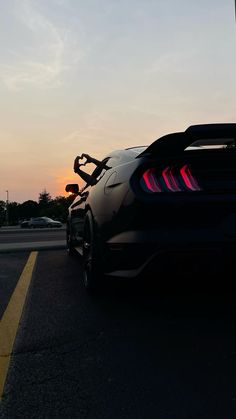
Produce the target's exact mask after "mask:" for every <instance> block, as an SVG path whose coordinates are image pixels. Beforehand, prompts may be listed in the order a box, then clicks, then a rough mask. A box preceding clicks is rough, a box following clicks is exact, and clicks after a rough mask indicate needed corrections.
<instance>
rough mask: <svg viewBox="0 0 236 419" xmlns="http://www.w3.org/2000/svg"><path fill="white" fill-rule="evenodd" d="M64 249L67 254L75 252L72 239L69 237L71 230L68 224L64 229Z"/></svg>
mask: <svg viewBox="0 0 236 419" xmlns="http://www.w3.org/2000/svg"><path fill="white" fill-rule="evenodd" d="M66 250H67V254H68V255H69V256H74V255H75V253H76V250H75V248H74V243H73V240H72V239H71V232H70V227H69V226H68V227H67V229H66Z"/></svg>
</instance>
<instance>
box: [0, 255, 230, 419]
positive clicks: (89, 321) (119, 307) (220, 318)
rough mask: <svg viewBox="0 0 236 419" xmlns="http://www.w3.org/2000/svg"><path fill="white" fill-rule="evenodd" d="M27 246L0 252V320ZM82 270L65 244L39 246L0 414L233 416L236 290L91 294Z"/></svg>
mask: <svg viewBox="0 0 236 419" xmlns="http://www.w3.org/2000/svg"><path fill="white" fill-rule="evenodd" d="M30 254H31V252H28V251H21V252H17V253H14V252H10V253H2V254H0V295H1V300H0V315H1V318H2V317H3V313H4V312H6V311H7V304H8V301H9V300H11V296H12V294H13V290H14V289H16V288H17V284H18V280H19V276H20V274H21V272H22V270H23V268H24V266H25V264H26V263H27V260H28V257H29V255H30ZM81 277H82V269H81V262H80V259H79V258H77V257H73V258H71V257H69V256H68V255H67V254H66V252H65V250H64V249H63V250H61V249H57V250H53V249H51V250H44V251H39V252H38V255H37V260H36V265H35V269H34V273H33V276H32V279H31V283H30V286H29V291H28V295H27V298H26V302H25V306H24V310H23V314H22V317H21V321H20V324H19V327H18V332H17V336H16V340H15V344H14V350H13V356H12V358H11V362H10V366H9V371H8V376H7V380H6V383H5V387H4V393H3V399H2V403H1V408H0V409H1V410H0V417H1V418H2V419H9V418H10V419H18V418H19V419H21V418H22V419H33V418H40V419H41V418H59V419H60V418H65V416H66V417H67V418H73V419H74V418H86V419H113V418H114V419H118V418H119V419H123V418H124V419H126V418H127V419H152V418H153V419H154V418H155V419H156V418H161V419H201V418H204V419H209V418H214V419H218V418H219V419H222V418H224V419H229V418H230V419H235V417H236V335H235V330H236V329H235V326H236V316H235V315H236V308H235V295H232V294H231V295H230V294H229V293H227V290H223V288H222V291H224V292H221V293H217V292H213V291H211V292H209V291H208V292H205V291H204V290H199V291H197V292H196V291H193V290H192V289H189V290H188V291H186V290H185V291H184V290H183V289H181V288H180V289H179V291H178V292H176V291H175V292H173V291H172V290H171V289H170V290H169V291H168V292H160V290H159V289H158V287H156V286H154V284H148V286H147V285H146V284H145V285H144V284H140V285H139V286H137V288H134V287H133V286H124V285H122V284H119V285H117V286H113V287H111V288H110V289H108V290H107V291H106V292H104V294H103V295H101V296H100V297H97V298H95V297H93V298H92V297H89V296H88V295H87V294H86V292H85V290H84V288H83V285H82V280H81ZM154 279H155V278H154ZM156 279H157V278H156ZM0 345H1V343H0Z"/></svg>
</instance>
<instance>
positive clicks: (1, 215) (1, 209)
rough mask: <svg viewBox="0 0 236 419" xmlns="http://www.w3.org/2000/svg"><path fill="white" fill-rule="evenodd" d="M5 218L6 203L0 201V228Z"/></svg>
mask: <svg viewBox="0 0 236 419" xmlns="http://www.w3.org/2000/svg"><path fill="white" fill-rule="evenodd" d="M5 218H6V202H5V201H0V226H1V225H2V224H3V223H4V221H5Z"/></svg>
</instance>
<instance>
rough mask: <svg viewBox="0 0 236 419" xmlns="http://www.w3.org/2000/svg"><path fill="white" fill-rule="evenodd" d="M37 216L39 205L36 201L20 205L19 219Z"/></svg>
mask: <svg viewBox="0 0 236 419" xmlns="http://www.w3.org/2000/svg"><path fill="white" fill-rule="evenodd" d="M38 214H39V204H38V202H36V201H32V200H28V201H25V202H23V203H22V204H20V207H19V216H20V218H21V219H24V218H27V219H28V218H31V217H37V216H38Z"/></svg>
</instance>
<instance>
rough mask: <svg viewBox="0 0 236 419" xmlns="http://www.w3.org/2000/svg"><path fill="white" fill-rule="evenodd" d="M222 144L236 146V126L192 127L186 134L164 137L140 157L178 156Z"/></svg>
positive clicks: (209, 125)
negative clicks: (187, 149) (190, 149)
mask: <svg viewBox="0 0 236 419" xmlns="http://www.w3.org/2000/svg"><path fill="white" fill-rule="evenodd" d="M217 144H222V145H225V146H227V147H230V146H231V147H232V146H233V147H235V146H236V124H229V123H226V124H205V125H192V126H190V127H189V128H187V129H186V131H184V132H176V133H173V134H168V135H164V136H163V137H161V138H159V139H158V140H156V141H154V142H153V143H152V144H151V145H150V146H149V147H147V148H146V149H145V150H144V151H143V152H142V153H140V154H139V155H138V157H143V156H148V155H155V154H158V155H170V154H171V155H178V154H180V153H182V152H183V151H184V150H185V149H186V148H187V147H190V146H193V145H194V146H197V147H199V145H202V146H203V145H205V146H206V145H217Z"/></svg>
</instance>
